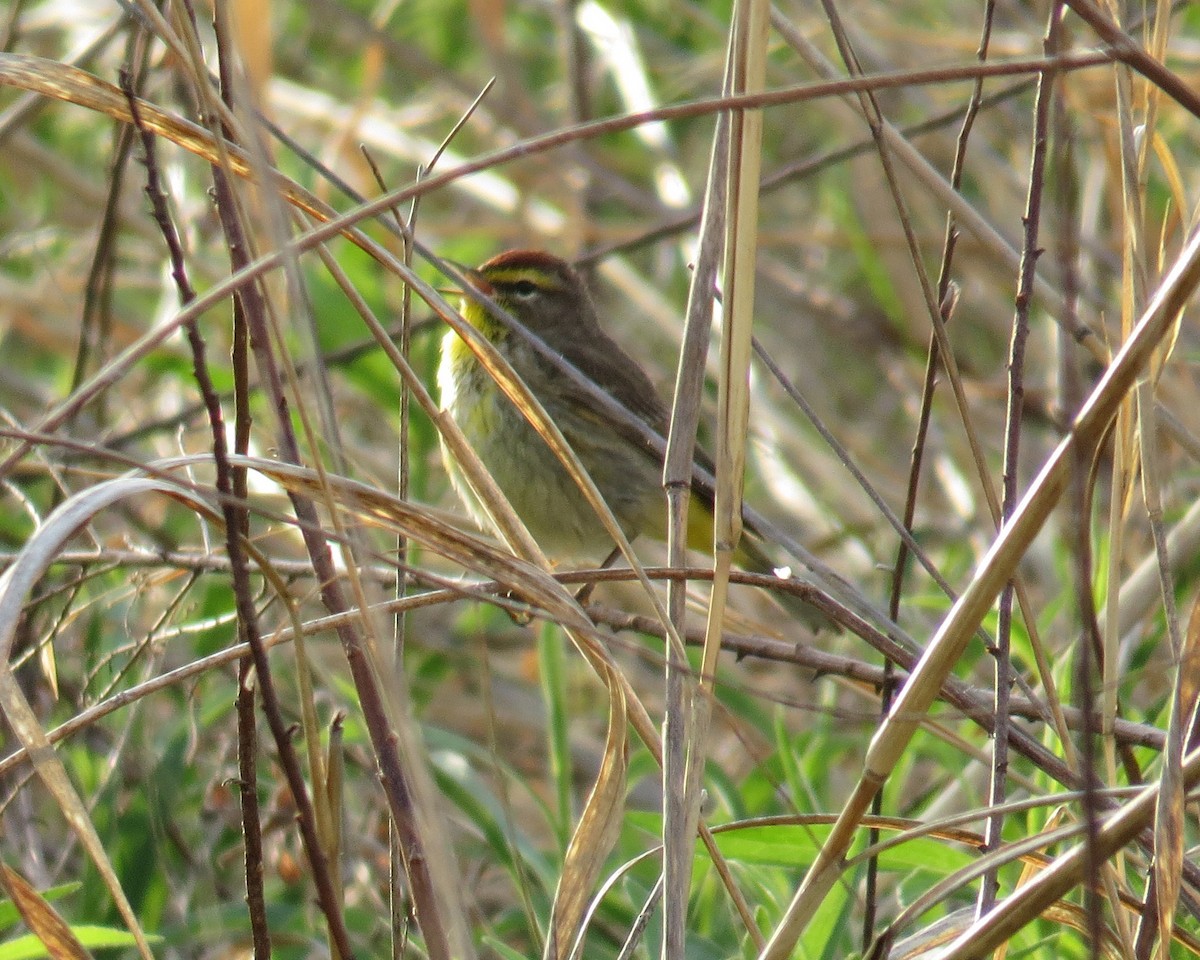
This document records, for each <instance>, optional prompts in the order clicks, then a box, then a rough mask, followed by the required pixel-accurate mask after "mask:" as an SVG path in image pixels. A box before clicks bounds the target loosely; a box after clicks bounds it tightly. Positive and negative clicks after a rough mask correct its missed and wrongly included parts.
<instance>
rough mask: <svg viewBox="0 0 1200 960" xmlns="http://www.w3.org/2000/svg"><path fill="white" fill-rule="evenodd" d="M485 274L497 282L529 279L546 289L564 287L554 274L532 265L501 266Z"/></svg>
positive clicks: (492, 281) (504, 282)
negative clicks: (531, 266)
mask: <svg viewBox="0 0 1200 960" xmlns="http://www.w3.org/2000/svg"><path fill="white" fill-rule="evenodd" d="M484 276H485V277H486V278H487V279H488V281H489V282H490V283H495V284H513V283H520V282H521V281H522V280H527V281H528V282H529V283H533V284H536V285H537V286H539V287H541V288H542V289H544V290H562V289H563V284H562V282H561V281H560V279H559V278H558V277H556V276H555V275H554V274H552V273H547V272H546V271H544V270H535V269H533V268H530V267H499V268H497V269H493V270H487V271H485V272H484Z"/></svg>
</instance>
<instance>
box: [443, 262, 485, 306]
mask: <svg viewBox="0 0 1200 960" xmlns="http://www.w3.org/2000/svg"><path fill="white" fill-rule="evenodd" d="M446 263H448V264H450V265H451V266H452V267H455V268H457V269H458V270H459V272H460V273H462V275H463V279H465V280H466V281H467V283H469V284H470V285H471V286H472V287H473V288H474V289H475V290H478V291H479V292H480V293H482V294H483V295H484V296H485V297H490V296H493V295H494V294H495V293H496V288H495V287H493V286H492V285H491V284H490V283H489V282H488V280H487V278H486V277H485V276H484V275H483V274H482V273H480V272H479V271H478V270H476V269H475V268H474V267H467V266H464V265H463V264H461V263H457V262H456V261H454V260H447V261H446ZM437 292H438V293H440V294H442V295H443V296H447V297H451V296H453V297H461V296H462V295H463V290H462V288H461V287H438V288H437Z"/></svg>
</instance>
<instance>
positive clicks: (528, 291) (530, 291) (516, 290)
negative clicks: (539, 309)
mask: <svg viewBox="0 0 1200 960" xmlns="http://www.w3.org/2000/svg"><path fill="white" fill-rule="evenodd" d="M538 290H539V287H538V285H537V284H536V283H534V282H533V281H532V280H518V281H517V282H516V283H514V284H513V285H512V292H513V296H517V297H520V298H521V299H522V300H528V299H529V298H530V297H535V296H537V294H538Z"/></svg>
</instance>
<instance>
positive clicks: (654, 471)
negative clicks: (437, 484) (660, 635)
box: [437, 250, 817, 625]
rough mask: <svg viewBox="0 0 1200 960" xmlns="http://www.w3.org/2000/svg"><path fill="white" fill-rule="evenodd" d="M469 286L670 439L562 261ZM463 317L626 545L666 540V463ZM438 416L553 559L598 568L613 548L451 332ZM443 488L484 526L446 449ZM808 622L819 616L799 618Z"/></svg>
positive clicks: (563, 474)
mask: <svg viewBox="0 0 1200 960" xmlns="http://www.w3.org/2000/svg"><path fill="white" fill-rule="evenodd" d="M465 274H466V279H467V281H468V282H469V283H470V284H471V286H472V287H474V288H475V289H476V290H478V291H479V292H480V293H482V294H485V295H486V296H488V297H490V298H491V299H492V300H493V301H495V303H496V304H497V305H499V306H500V307H502V308H504V310H506V311H507V312H508V313H509V314H511V315H512V316H513V317H514V318H516V319H517V320H519V321H520V322H521V323H522V324H523V325H524V326H525V327H526V329H528V330H529V331H531V332H532V333H535V334H537V335H538V336H539V337H541V338H542V340H543V341H544V342H545V343H546V344H547V346H549V347H550V348H551V349H552V350H553V351H555V352H556V353H558V354H560V355H561V356H562V357H563V359H565V360H567V361H568V362H569V363H570V364H571V365H572V366H574V367H575V368H576V369H577V370H579V371H580V372H581V373H582V374H584V376H586V377H587V378H588V379H590V380H591V381H592V382H593V383H594V384H596V385H597V386H598V387H600V388H601V389H602V390H604V391H605V392H606V393H608V394H609V395H610V396H612V397H614V398H615V399H617V400H618V401H620V403H621V404H622V405H623V406H624V407H625V408H626V409H627V410H628V411H629V412H631V413H633V414H634V415H636V416H637V417H639V418H641V419H642V420H643V421H645V422H646V424H648V425H649V426H650V427H652V428H653V429H654V431H655V432H656V433H658V434H659V436H664V437H665V436H666V431H667V426H668V415H667V410H666V407H665V406H664V405H663V403H662V401H661V400H660V399H659V397H658V394H657V393H656V392H655V389H654V385H653V384H652V383H651V382H650V378H649V377H648V376H647V375H646V373H645V371H643V370H642V368H641V367H640V366H639V365H638V363H637V361H635V360H634V359H633V358H632V357H631V356H629V354H627V353H626V352H625V351H624V350H622V349H621V348H620V346H618V345H617V343H616V342H615V341H614V340H613V339H612V338H611V337H609V336H608V334H606V333H605V332H604V330H603V329H602V328H601V326H600V321H599V318H598V316H597V313H596V307H595V305H594V303H593V302H592V299H591V297H590V296H589V294H588V291H587V287H586V286H585V284H584V282H583V279H582V278H581V277H580V276H579V274H578V273H577V272H576V271H575V270H574V269H573V268H572V267H571V266H570V265H569V264H568V263H567V262H566V261H565V260H562V259H561V258H559V257H556V256H554V255H553V254H550V253H546V252H543V251H538V250H510V251H507V252H505V253H501V254H500V255H498V256H496V257H493V258H492V259H491V260H488V261H487V262H486V263H484V264H483V265H482V266H480V267H478V268H477V269H474V270H470V269H468V270H466V271H465ZM461 310H462V315H463V317H464V318H465V319H466V320H467V321H468V322H469V323H470V324H471V326H473V327H474V328H475V329H476V330H478V331H479V332H480V333H481V334H483V336H484V337H486V338H487V339H488V340H489V341H490V342H491V343H492V344H493V346H495V347H496V349H497V350H498V351H499V352H500V353H501V354H502V355H503V356H504V357H505V358H506V359H507V360H508V362H509V363H510V364H511V365H512V368H513V369H514V370H515V371H516V372H517V373H518V374H519V375H520V377H521V379H522V380H524V381H525V384H526V385H527V386H528V387H529V389H530V390H531V391H532V393H533V394H534V395H535V396H536V397H537V398H538V400H539V401H540V402H541V404H542V406H543V407H545V409H546V412H547V413H548V414H549V415H550V418H551V419H552V420H553V421H554V422H555V424H556V425H557V426H558V428H559V430H560V431H562V434H563V436H564V437H565V438H566V440H567V442H568V443H570V445H571V447H572V449H573V450H574V451H575V454H576V456H577V457H578V458H579V461H580V463H582V464H583V466H584V467H585V468H586V469H587V471H588V473H589V474H590V475H591V478H592V480H593V482H594V483H595V484H596V487H597V489H599V491H600V493H601V494H602V495H603V497H604V499H605V501H606V502H607V504H608V506H609V508H610V509H611V510H612V512H613V515H614V516H615V517H616V518H617V521H618V523H620V525H621V529H622V530H623V531H624V532H625V535H626V536H627V537H629V538H630V539H633V538H634V537H637V536H639V535H645V536H647V537H650V538H652V539H658V540H662V539H665V538H666V510H665V499H664V496H663V490H662V458H661V456H660V455H659V454H658V452H657V451H655V450H654V448H653V447H651V446H650V445H649V444H648V443H647V442H646V441H645V439H644V438H643V437H641V436H640V435H639V434H638V433H637V432H636V431H635V430H633V429H631V428H630V427H629V426H628V425H627V424H622V423H620V422H619V421H617V420H616V419H615V418H612V417H610V416H609V415H607V414H606V413H605V412H604V411H602V410H599V409H597V405H596V403H595V401H594V400H593V399H592V398H590V397H589V396H588V395H587V394H586V392H585V391H584V390H583V389H582V388H581V387H580V386H579V385H578V384H577V383H576V382H575V381H574V380H572V379H571V378H570V377H569V376H567V375H566V374H565V373H563V372H562V371H561V370H559V369H558V368H557V367H555V366H554V365H553V364H552V363H550V362H549V361H548V360H547V359H545V358H544V357H542V356H541V355H539V354H538V353H537V352H536V351H535V350H534V348H533V347H532V346H531V345H530V344H529V343H528V342H527V341H526V340H525V339H524V338H522V337H521V336H519V335H517V334H514V333H512V331H511V330H510V329H509V327H508V325H507V324H505V323H504V322H503V321H502V320H500V319H499V318H497V317H495V316H493V315H492V314H491V313H489V311H488V310H487V309H486V308H485V307H484V306H482V305H481V304H479V303H476V302H475V301H474V300H472V299H470V298H468V297H463V298H462V304H461ZM437 379H438V388H439V391H440V393H441V406H442V409H443V410H446V411H447V412H449V414H450V415H451V416H452V417H453V418H454V421H455V423H457V424H458V426H459V428H460V429H461V430H462V432H463V434H464V436H465V437H466V439H467V440H468V442H469V443H470V444H471V446H472V448H473V449H474V450H475V452H476V454H478V456H479V459H480V460H481V461H482V462H483V465H484V466H485V467H487V469H488V471H489V472H490V473H491V474H492V476H493V477H494V478H495V480H496V483H497V485H498V486H499V487H500V489H501V490H503V491H504V494H505V496H506V497H508V499H509V502H510V503H511V504H512V506H513V509H514V510H515V511H516V512H517V514H518V515H519V516H520V517H521V519H522V520H523V521H524V523H525V526H526V527H527V528H528V529H529V532H530V533H531V534H532V535H533V537H534V539H536V540H537V541H538V543H539V544H540V545H541V546H542V548H543V549H544V550H545V551H546V553H547V554H548V555H549V556H550V557H551V558H552V559H555V560H565V559H571V560H581V561H590V562H593V563H595V562H599V561H601V560H603V559H604V558H605V557H606V556H607V555H608V554H609V553H610V552H611V550H612V549H613V546H614V544H613V541H612V537H611V536H610V535H609V534H608V532H607V531H606V530H605V529H604V526H603V525H602V524H601V522H600V520H599V518H598V517H597V516H596V512H595V511H594V510H593V509H592V507H591V505H590V504H589V503H588V502H587V500H586V499H585V498H584V495H583V493H582V492H581V491H580V489H579V487H578V486H577V485H576V483H575V481H574V480H572V479H571V477H570V475H569V474H568V473H567V471H566V468H565V467H563V465H562V464H561V463H560V462H559V460H558V458H557V457H556V456H555V455H554V453H553V452H552V451H551V449H550V447H549V446H548V445H547V444H546V442H545V440H543V439H542V438H541V436H540V435H539V434H538V433H537V432H536V431H535V430H534V429H533V427H532V426H531V425H530V424H529V422H528V421H527V420H526V419H525V417H524V416H522V415H521V413H520V412H519V411H518V410H517V408H516V407H515V406H514V405H513V403H512V402H511V401H510V400H509V399H508V397H507V396H505V394H504V393H503V392H502V391H501V389H500V387H499V386H497V384H496V382H495V381H494V380H493V379H492V377H491V376H489V374H488V372H487V371H486V370H485V369H484V368H483V367H482V366H481V365H480V364H479V362H478V360H477V359H476V358H475V355H474V354H473V353H472V352H471V350H470V348H469V347H468V346H467V345H466V344H465V343H464V342H463V341H462V339H461V338H460V337H459V336H458V335H457V334H456V333H455V332H454V331H453V330H451V331H448V332H447V333H446V335H445V337H444V338H443V340H442V350H441V362H440V364H439V366H438V378H437ZM442 455H443V460H444V461H445V464H446V469H447V471H448V472H449V474H450V479H451V481H452V483H453V485H454V487H455V489H456V490H457V491H458V493H459V495H460V496H461V497H462V498H463V500H464V501H465V502H466V504H467V506H468V509H469V510H470V511H471V513H472V514H473V516H474V517H475V518H476V520H477V521H479V522H480V523H481V524H482V525H483V526H485V527H487V526H488V520H487V515H486V513H485V512H484V511H483V509H482V507H481V506H480V504H479V502H478V500H477V499H476V496H475V494H474V492H473V491H472V490H471V489H470V487H469V485H468V484H467V481H466V478H465V477H464V475H463V473H462V471H461V470H460V468H459V467H458V464H457V463H456V462H455V461H454V459H453V458H452V457H451V456H450V454H449V452H448V451H447V450H446V448H445V446H444V445H443V447H442ZM696 492H697V493H698V494H699V495H700V496H699V500H698V501H697V500H696V499H694V500H693V507H692V509H691V510H690V511H689V524H688V541H689V544H688V545H689V546H690V547H692V548H693V549H698V550H703V549H710V548H711V545H712V499H711V494H710V493H708V492H707V491H704V490H703V489H697V490H696ZM738 559H739V562H742V563H744V564H746V565H747V566H749V567H751V568H752V569H755V570H758V571H762V572H766V571H769V570H770V569H771V566H772V565H771V563H770V561H769V560H768V558H767V557H766V555H765V554H763V553H762V551H761V550H760V549H759V548H758V547H757V545H756V544H754V543H750V542H747V543H744V544H743V547H742V548H741V549H740V550H739V557H738ZM805 610H806V612H807V614H809V615H811V616H806V617H805V619H806V620H808V621H809V622H810V625H812V624H813V623H815V622H816V619H815V618H816V616H817V612H816V611H815V610H813V609H812V608H811V607H806V608H805Z"/></svg>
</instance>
